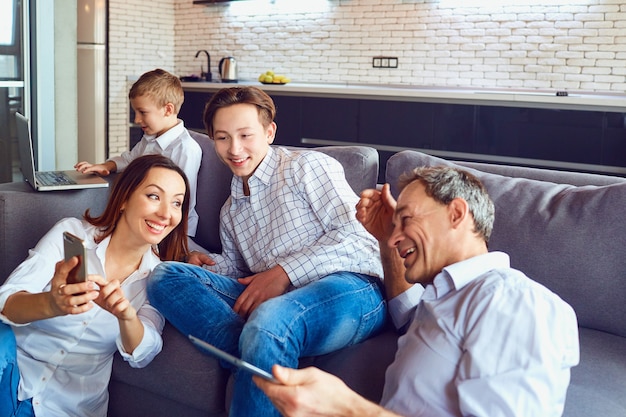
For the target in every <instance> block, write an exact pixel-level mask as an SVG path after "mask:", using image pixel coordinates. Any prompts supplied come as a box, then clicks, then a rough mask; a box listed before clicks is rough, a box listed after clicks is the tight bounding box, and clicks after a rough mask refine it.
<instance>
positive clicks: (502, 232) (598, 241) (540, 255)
mask: <svg viewBox="0 0 626 417" xmlns="http://www.w3.org/2000/svg"><path fill="white" fill-rule="evenodd" d="M434 165H449V166H460V165H457V164H455V163H453V162H450V161H447V160H443V159H441V158H436V157H433V156H430V155H426V154H423V153H419V152H416V151H403V152H400V153H398V154H396V155H394V156H392V157H391V158H390V159H389V160H388V163H387V172H386V173H387V181H388V182H389V183H390V184H391V186H392V191H393V192H394V193H395V194H396V195H397V191H398V190H397V187H395V185H396V183H397V178H398V176H399V175H401V174H402V173H403V172H404V171H405V170H407V169H410V168H411V167H417V166H434ZM460 167H461V168H465V169H466V170H468V171H470V172H472V173H474V174H475V175H476V176H477V177H478V178H479V179H480V180H481V181H482V182H483V183H484V185H485V186H486V188H487V190H488V192H489V194H490V196H491V198H492V199H493V201H494V204H495V207H496V218H495V224H494V230H493V234H492V237H491V240H490V242H489V249H490V250H501V251H504V252H506V253H508V254H509V255H510V256H511V265H512V266H513V267H514V268H517V269H520V270H521V271H523V272H525V273H526V274H527V275H528V276H529V277H531V278H532V279H534V280H536V281H538V282H540V283H542V284H544V285H545V286H546V287H548V288H550V289H551V290H552V291H554V292H555V293H557V294H558V295H559V296H561V298H563V299H564V300H565V301H567V302H568V303H569V304H570V305H571V306H572V307H573V308H574V310H575V311H576V314H577V317H578V320H579V324H580V325H581V326H583V327H588V328H592V329H597V330H602V331H605V332H608V333H611V334H615V335H620V336H623V337H626V321H625V320H624V317H626V303H624V300H626V276H625V274H626V256H625V254H624V250H623V248H625V247H626V221H624V219H623V217H624V216H623V210H624V207H626V180H623V181H622V180H621V179H616V182H615V183H614V184H609V185H603V186H573V185H568V184H556V183H552V182H546V181H537V180H531V179H526V178H513V177H508V176H503V175H497V174H492V173H488V172H484V171H478V170H475V169H472V168H467V167H463V166H460Z"/></svg>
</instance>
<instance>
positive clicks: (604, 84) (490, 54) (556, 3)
mask: <svg viewBox="0 0 626 417" xmlns="http://www.w3.org/2000/svg"><path fill="white" fill-rule="evenodd" d="M296 3H297V4H296ZM493 3H496V2H494V1H493V0H483V1H478V0H437V1H433V0H425V1H420V0H308V1H305V2H300V1H294V0H273V1H270V0H248V1H238V2H232V3H222V4H212V5H193V3H192V0H158V1H140V0H125V1H122V0H110V9H111V16H110V19H111V36H112V39H111V43H110V54H111V57H112V60H111V68H110V79H111V86H112V87H113V86H114V88H111V94H112V97H111V99H110V100H111V115H110V129H111V131H110V141H111V145H114V146H112V148H111V153H113V154H115V153H116V152H117V153H119V151H121V150H123V149H125V148H126V147H127V146H128V145H127V143H128V139H127V132H126V115H127V111H128V105H127V103H126V102H127V100H126V95H127V91H128V88H129V86H130V85H129V84H128V83H127V82H126V78H127V76H138V75H139V74H141V73H142V72H144V71H146V70H149V69H153V68H155V67H161V68H164V69H166V70H169V71H173V72H175V73H176V74H177V75H187V74H191V73H196V74H198V73H199V72H200V66H201V64H203V63H204V62H205V58H204V57H199V58H194V55H195V53H196V51H197V50H199V49H207V50H208V51H209V52H210V53H211V58H212V72H213V76H214V77H217V61H218V60H219V58H220V57H222V56H225V55H233V56H235V57H236V58H237V61H238V68H239V77H240V78H241V79H256V78H257V76H258V74H259V73H260V72H262V71H265V70H267V69H274V70H276V71H279V72H281V73H285V74H286V75H288V76H290V77H291V79H292V80H293V81H304V82H319V81H324V82H352V83H373V84H384V83H388V84H406V85H424V86H463V87H481V88H518V89H558V90H570V91H572V90H582V91H609V92H618V93H622V92H624V90H626V77H625V76H626V4H621V3H620V2H619V1H617V0H587V1H582V0H569V1H566V0H541V1H538V0H526V1H523V0H522V1H520V0H515V1H513V0H500V1H498V2H497V3H498V4H496V5H494V4H493ZM521 3H523V4H521ZM376 55H385V56H396V57H398V59H399V67H398V68H397V69H374V68H372V57H373V56H376ZM116 147H117V148H116Z"/></svg>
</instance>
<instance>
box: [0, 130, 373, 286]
mask: <svg viewBox="0 0 626 417" xmlns="http://www.w3.org/2000/svg"><path fill="white" fill-rule="evenodd" d="M190 134H191V136H192V137H193V138H194V139H195V140H196V141H197V142H198V143H199V144H200V146H201V148H202V152H203V154H202V163H201V165H200V172H199V173H198V193H197V202H196V210H197V212H198V215H199V223H198V230H197V233H196V238H195V239H194V240H195V241H196V242H197V243H198V244H200V245H201V246H202V247H204V248H206V249H208V250H211V251H213V252H219V251H221V244H220V239H219V213H220V209H221V207H222V205H223V203H224V202H225V201H226V198H227V197H228V195H229V193H230V180H231V178H232V174H231V172H230V170H229V169H228V167H226V165H224V164H223V163H222V162H221V161H220V160H219V159H218V158H217V155H216V154H215V150H214V148H213V141H211V140H210V139H209V137H208V136H207V135H205V134H202V133H198V132H194V131H190ZM294 149H296V148H294ZM302 149H303V150H304V149H305V148H302ZM306 149H307V150H310V149H309V148H306ZM315 150H319V151H321V152H324V153H326V154H328V155H330V156H332V157H334V158H335V159H337V160H338V161H339V162H341V164H342V165H343V167H344V170H345V172H346V179H347V180H348V182H349V183H350V185H351V186H352V188H353V190H354V191H355V192H356V193H360V192H361V190H363V189H365V188H373V187H375V186H376V180H377V178H378V152H377V151H376V150H375V149H374V148H370V147H365V146H334V147H333V146H329V147H323V148H315ZM114 178H115V176H111V177H109V180H110V181H111V182H113V180H114ZM109 190H110V189H107V188H100V189H90V190H66V191H49V192H36V191H33V190H32V189H31V188H30V186H29V185H28V184H26V183H9V184H0V284H2V283H3V282H4V280H5V279H6V278H7V277H8V276H9V274H10V273H11V272H12V271H13V270H14V269H15V268H16V267H17V265H19V263H20V262H22V261H23V260H24V259H26V257H27V256H28V250H29V249H31V248H33V247H34V246H35V245H36V244H37V242H38V241H39V239H40V238H41V237H42V236H43V235H44V234H45V233H46V232H47V231H48V230H49V229H50V228H51V227H52V226H53V225H54V224H55V223H56V222H57V221H59V220H60V219H62V218H64V217H78V218H81V216H82V215H83V213H84V212H85V210H86V209H88V208H89V209H90V210H91V214H92V215H97V214H100V213H102V211H103V210H104V207H105V206H106V202H107V198H108V195H109Z"/></svg>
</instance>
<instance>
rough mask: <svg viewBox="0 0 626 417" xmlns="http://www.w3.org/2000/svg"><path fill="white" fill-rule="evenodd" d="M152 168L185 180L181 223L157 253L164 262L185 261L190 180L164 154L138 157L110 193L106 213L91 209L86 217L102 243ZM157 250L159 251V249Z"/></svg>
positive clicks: (119, 177)
mask: <svg viewBox="0 0 626 417" xmlns="http://www.w3.org/2000/svg"><path fill="white" fill-rule="evenodd" d="M152 168H165V169H169V170H172V171H175V172H176V173H178V174H179V175H180V176H181V177H182V178H183V180H184V181H185V197H184V199H183V207H182V218H181V220H180V223H179V224H178V226H176V227H175V228H174V230H172V231H171V232H170V234H169V235H167V236H166V237H165V238H164V239H163V240H162V241H161V243H159V245H158V248H159V251H158V253H157V255H158V256H159V257H160V258H161V260H164V261H182V260H184V259H185V257H186V256H187V252H188V249H187V219H188V218H189V182H188V181H187V176H186V175H185V173H184V172H183V170H182V169H181V168H180V167H179V166H178V165H176V164H175V163H174V162H173V161H172V160H171V159H169V158H168V157H166V156H163V155H144V156H140V157H139V158H136V159H134V160H133V161H132V162H131V163H130V164H128V166H127V167H126V169H125V170H124V171H123V172H122V173H121V174H119V175H118V176H117V178H116V179H115V183H114V185H113V188H112V190H111V195H110V196H109V201H108V202H107V206H106V208H105V209H104V212H103V213H102V215H100V216H97V217H92V216H91V215H90V214H89V209H87V210H86V211H85V214H84V215H83V217H84V218H85V220H87V221H88V222H89V223H90V224H92V225H94V226H96V227H97V228H98V229H99V230H100V233H99V234H98V236H96V242H101V241H102V240H103V239H105V238H106V237H108V236H110V235H111V234H113V231H114V230H115V226H116V225H117V222H118V221H119V220H120V217H121V216H122V211H121V208H122V205H123V204H124V203H125V202H127V201H128V199H129V198H130V196H131V195H132V193H133V192H134V191H135V190H136V189H137V187H138V186H139V184H141V183H142V182H143V180H144V179H145V178H146V176H147V175H148V172H149V171H150V170H151V169H152ZM155 253H156V252H155Z"/></svg>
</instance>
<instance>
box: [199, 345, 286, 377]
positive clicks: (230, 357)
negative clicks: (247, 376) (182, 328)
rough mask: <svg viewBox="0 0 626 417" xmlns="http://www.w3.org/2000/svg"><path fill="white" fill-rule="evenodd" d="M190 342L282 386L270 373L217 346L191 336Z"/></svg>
mask: <svg viewBox="0 0 626 417" xmlns="http://www.w3.org/2000/svg"><path fill="white" fill-rule="evenodd" d="M189 340H191V342H192V343H193V344H194V345H196V346H198V347H199V348H201V349H202V350H203V351H205V352H208V353H210V354H212V355H213V356H217V357H218V358H220V359H222V360H225V361H226V362H228V363H230V364H231V365H234V366H236V367H237V368H239V369H243V370H244V371H247V372H250V373H252V374H253V375H257V376H260V377H261V378H263V379H267V380H268V381H271V382H273V383H275V384H280V382H279V381H278V380H277V379H276V378H274V375H272V374H270V373H269V372H266V371H264V370H263V369H261V368H258V367H256V366H254V365H252V364H251V363H249V362H246V361H244V360H243V359H239V358H236V357H234V356H233V355H231V354H230V353H227V352H224V351H223V350H221V349H219V348H216V347H215V346H213V345H211V344H209V343H207V342H205V341H204V340H200V339H198V338H197V337H194V336H192V335H189Z"/></svg>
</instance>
